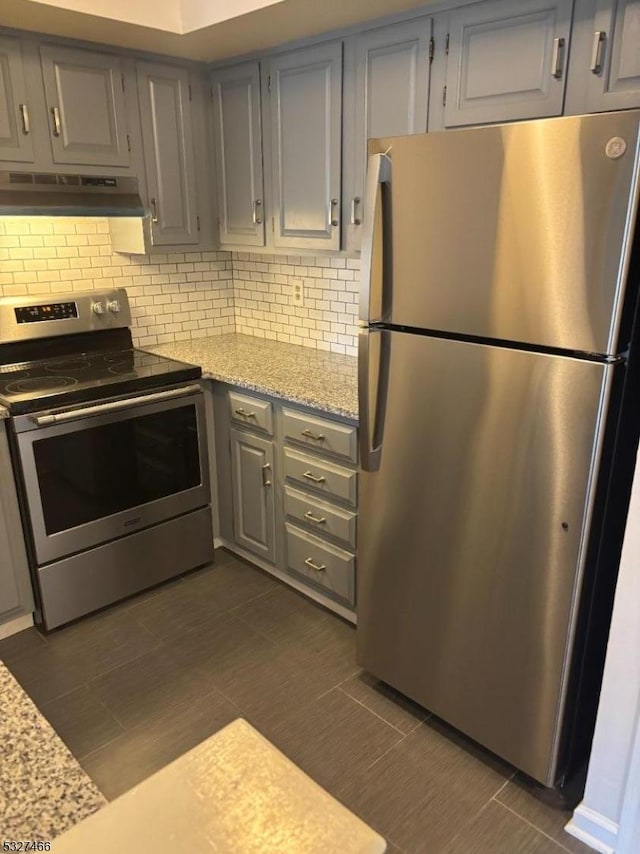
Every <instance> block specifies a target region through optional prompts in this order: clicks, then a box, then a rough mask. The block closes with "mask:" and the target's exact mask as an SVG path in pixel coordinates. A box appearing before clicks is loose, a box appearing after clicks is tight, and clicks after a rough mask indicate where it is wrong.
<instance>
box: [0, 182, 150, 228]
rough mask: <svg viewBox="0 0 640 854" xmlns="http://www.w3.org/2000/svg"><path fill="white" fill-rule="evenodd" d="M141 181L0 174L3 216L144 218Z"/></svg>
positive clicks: (145, 213) (0, 203)
mask: <svg viewBox="0 0 640 854" xmlns="http://www.w3.org/2000/svg"><path fill="white" fill-rule="evenodd" d="M147 213H148V211H147V210H146V209H145V207H144V205H143V204H142V199H141V198H140V194H139V192H138V179H137V178H132V177H122V176H120V175H117V176H114V175H58V174H56V173H55V172H46V173H44V172H9V171H6V170H5V171H0V215H4V216H100V217H116V216H127V217H143V216H146V215H147Z"/></svg>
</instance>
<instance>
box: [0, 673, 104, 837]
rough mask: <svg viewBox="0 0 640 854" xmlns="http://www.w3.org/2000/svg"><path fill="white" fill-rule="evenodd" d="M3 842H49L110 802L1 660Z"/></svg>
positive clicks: (0, 821) (0, 805)
mask: <svg viewBox="0 0 640 854" xmlns="http://www.w3.org/2000/svg"><path fill="white" fill-rule="evenodd" d="M0 697H2V702H1V703H0V841H8V840H22V841H24V840H29V841H33V840H38V841H43V842H46V841H50V840H52V839H54V838H55V837H57V836H58V835H59V834H61V833H63V832H64V831H66V830H68V829H69V828H71V827H73V826H74V825H75V824H77V823H78V822H79V821H82V820H83V819H85V818H87V817H88V816H90V815H92V814H93V813H94V812H96V811H97V810H100V809H101V808H102V807H104V806H105V805H106V803H107V801H106V799H105V798H104V797H103V796H102V794H101V793H100V792H99V791H98V789H97V788H96V786H95V785H94V783H93V782H92V781H91V780H90V778H89V777H88V776H87V775H86V774H85V772H84V771H83V770H82V768H81V767H80V765H79V764H78V763H77V762H76V760H75V759H74V757H73V756H72V755H71V753H70V752H69V750H68V749H67V748H66V747H65V745H64V744H63V742H62V741H61V740H60V738H59V736H58V735H57V734H56V733H55V732H54V730H53V729H52V728H51V726H50V725H49V723H48V722H47V721H46V720H45V718H43V716H42V715H41V714H40V712H39V711H38V710H37V709H36V707H35V706H34V704H33V703H32V701H31V700H30V699H29V697H28V696H27V695H26V694H25V692H24V691H23V690H22V688H21V687H20V685H18V683H17V682H16V680H15V679H14V678H13V676H12V675H11V673H10V672H9V671H8V670H7V668H6V667H5V666H4V664H2V662H0Z"/></svg>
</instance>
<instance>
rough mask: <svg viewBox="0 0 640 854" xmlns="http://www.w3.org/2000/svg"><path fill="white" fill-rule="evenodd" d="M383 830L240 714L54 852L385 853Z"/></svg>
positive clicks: (79, 829)
mask: <svg viewBox="0 0 640 854" xmlns="http://www.w3.org/2000/svg"><path fill="white" fill-rule="evenodd" d="M386 847H387V846H386V843H385V841H384V839H383V838H382V837H381V836H380V835H379V834H377V833H376V832H375V831H373V830H372V829H371V828H370V827H368V826H367V825H366V824H365V823H364V822H363V821H361V819H359V818H358V817H357V816H355V815H354V814H353V813H352V812H350V811H349V810H348V809H347V808H346V807H344V806H343V805H342V804H341V803H339V802H338V801H337V800H335V798H333V797H332V796H331V795H330V794H329V793H328V792H325V790H324V789H322V788H320V786H319V785H318V784H317V783H314V782H313V780H312V779H311V778H310V777H308V776H307V775H306V774H305V773H304V772H303V771H301V770H300V769H299V768H298V767H297V766H296V765H294V764H293V762H291V761H290V760H289V759H287V758H286V756H284V755H283V754H282V753H280V751H279V750H277V749H276V748H275V747H274V746H273V745H272V744H271V743H270V742H268V741H267V740H266V738H264V737H263V736H261V735H260V733H258V732H257V731H256V730H255V729H253V727H252V726H250V725H249V724H248V723H247V722H246V721H244V720H242V719H241V718H239V719H238V720H236V721H234V722H233V723H231V724H229V725H228V726H226V727H225V728H224V729H222V730H220V731H219V732H217V733H215V734H214V735H212V736H210V737H209V738H207V739H205V740H204V741H202V742H201V743H200V744H199V745H197V746H196V747H194V748H193V749H192V750H190V751H189V752H188V753H185V754H184V755H183V756H181V757H180V758H179V759H176V760H175V762H172V763H171V764H170V765H167V766H166V767H165V768H163V769H162V770H160V771H158V772H157V773H156V774H154V775H153V776H151V777H149V778H148V779H147V780H144V781H143V782H142V783H140V784H139V785H137V786H135V787H134V788H133V789H130V790H129V791H128V792H126V793H125V794H124V795H121V796H120V797H119V798H117V799H116V800H115V801H113V802H112V803H110V804H109V806H107V807H105V808H104V809H103V810H101V811H100V812H98V813H96V815H93V816H91V817H90V818H88V819H86V820H85V821H83V822H82V823H81V824H78V825H76V826H75V827H73V828H72V829H71V830H69V831H68V832H67V833H65V834H64V835H63V836H61V837H59V838H58V839H57V840H56V844H55V846H54V848H53V849H52V850H54V851H56V852H57V854H88V852H92V854H113V852H116V851H117V852H120V851H122V852H133V851H135V852H138V854H187V852H188V854H191V852H193V853H194V854H196V852H197V854H204V852H212V854H213V852H216V854H237V852H242V854H300V852H302V851H304V852H305V854H327V852H335V851H339V852H340V854H383V852H384V851H385V850H386Z"/></svg>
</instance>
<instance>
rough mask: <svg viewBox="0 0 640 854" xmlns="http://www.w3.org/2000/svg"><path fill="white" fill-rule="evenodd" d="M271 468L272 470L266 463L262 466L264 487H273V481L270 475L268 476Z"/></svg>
mask: <svg viewBox="0 0 640 854" xmlns="http://www.w3.org/2000/svg"><path fill="white" fill-rule="evenodd" d="M270 468H271V465H270V464H269V463H265V464H264V465H263V466H262V485H263V486H271V481H270V480H269V478H268V474H267V473H268V471H269V469H270Z"/></svg>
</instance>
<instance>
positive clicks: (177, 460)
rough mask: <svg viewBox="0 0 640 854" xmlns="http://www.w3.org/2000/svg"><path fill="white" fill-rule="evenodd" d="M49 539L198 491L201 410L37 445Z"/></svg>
mask: <svg viewBox="0 0 640 854" xmlns="http://www.w3.org/2000/svg"><path fill="white" fill-rule="evenodd" d="M33 452H34V456H35V463H36V471H37V474H38V485H39V487H40V497H41V501H42V510H43V514H44V521H45V528H46V531H47V534H55V533H56V532H58V531H65V530H67V529H68V528H74V527H76V526H77V525H84V524H86V523H87V522H93V521H95V520H97V519H102V518H103V517H105V516H110V515H111V514H112V513H119V512H121V511H123V510H130V509H132V508H134V507H137V506H139V505H141V504H146V503H147V502H149V501H155V500H157V499H159V498H166V497H167V496H170V495H174V494H176V493H178V492H182V491H183V490H185V489H190V488H191V487H194V486H199V485H200V483H201V476H200V457H199V452H198V427H197V420H196V407H195V406H193V405H192V404H191V405H188V406H182V407H178V408H175V409H169V410H164V411H163V412H159V413H154V414H153V415H143V416H140V417H139V418H129V419H127V420H124V421H116V422H113V423H111V424H106V425H103V426H100V427H90V426H87V428H86V429H82V430H77V431H75V432H73V433H63V434H61V435H59V436H53V437H51V438H47V439H40V440H38V441H37V442H34V443H33Z"/></svg>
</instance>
